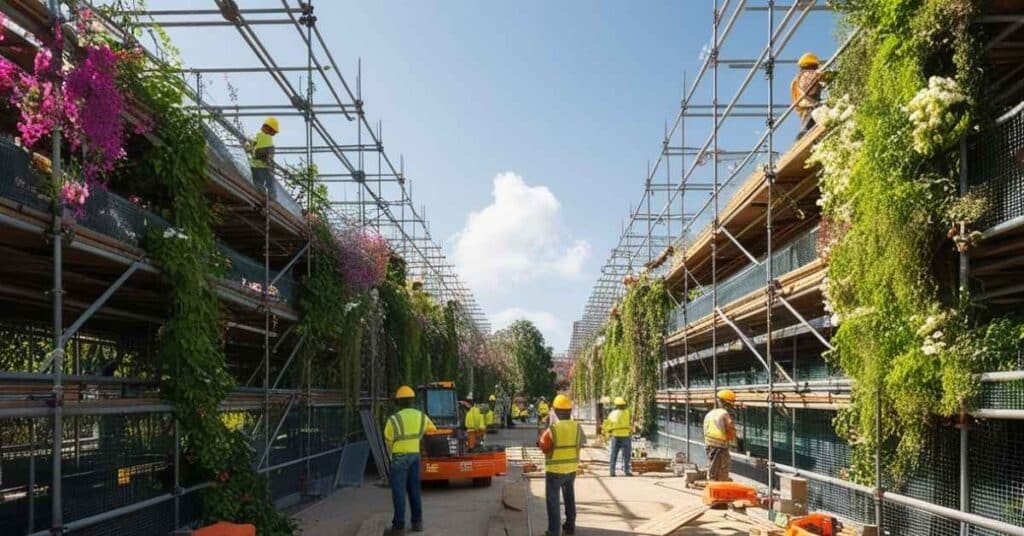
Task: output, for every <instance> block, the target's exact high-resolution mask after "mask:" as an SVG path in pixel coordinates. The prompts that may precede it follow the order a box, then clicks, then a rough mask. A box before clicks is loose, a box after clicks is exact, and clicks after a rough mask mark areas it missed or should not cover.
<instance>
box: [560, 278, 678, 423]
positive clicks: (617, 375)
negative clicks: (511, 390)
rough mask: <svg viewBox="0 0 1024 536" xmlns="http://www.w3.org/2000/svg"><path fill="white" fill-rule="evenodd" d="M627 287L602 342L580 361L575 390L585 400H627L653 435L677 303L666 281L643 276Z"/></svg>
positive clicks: (574, 378)
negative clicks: (667, 329)
mask: <svg viewBox="0 0 1024 536" xmlns="http://www.w3.org/2000/svg"><path fill="white" fill-rule="evenodd" d="M628 287H629V288H628V290H627V291H626V295H625V296H624V297H623V298H622V300H621V301H620V302H619V304H618V305H617V306H616V307H615V308H614V309H613V311H612V314H611V316H610V318H609V319H608V322H607V323H606V324H605V327H604V332H603V334H604V340H603V342H602V343H601V344H599V345H595V346H592V347H590V348H587V349H586V350H584V354H583V357H582V359H581V360H580V361H577V364H576V368H575V369H574V370H573V378H572V389H573V393H574V394H575V396H576V397H577V398H580V399H581V400H594V399H596V398H601V397H604V396H607V397H612V398H614V397H616V396H622V397H624V398H625V399H626V400H627V401H628V402H629V404H630V407H632V408H633V414H634V418H635V419H636V422H637V423H639V424H640V425H641V428H642V433H644V434H648V435H649V434H652V433H653V432H654V431H655V427H656V418H655V416H656V414H657V411H656V409H657V408H656V404H655V394H656V393H657V390H658V387H659V384H660V379H661V371H660V368H661V362H662V357H663V355H664V338H663V337H664V329H665V322H666V321H667V319H668V313H669V311H670V310H671V305H672V302H671V298H670V297H669V295H668V292H667V290H666V289H665V284H664V281H663V280H662V279H661V278H650V277H649V276H647V275H646V274H645V275H641V276H640V277H639V278H635V279H631V280H630V283H629V285H628Z"/></svg>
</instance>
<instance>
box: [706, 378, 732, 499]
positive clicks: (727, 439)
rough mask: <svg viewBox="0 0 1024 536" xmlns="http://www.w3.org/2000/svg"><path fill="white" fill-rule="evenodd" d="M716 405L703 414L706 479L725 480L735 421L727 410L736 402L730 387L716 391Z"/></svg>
mask: <svg viewBox="0 0 1024 536" xmlns="http://www.w3.org/2000/svg"><path fill="white" fill-rule="evenodd" d="M717 397H718V407H717V408H715V409H713V410H711V411H709V412H708V414H707V415H705V416H704V446H705V451H706V453H707V455H708V465H709V467H708V480H711V481H717V482H725V481H728V480H730V478H729V461H730V458H731V456H730V454H729V447H730V446H731V445H732V442H733V441H735V440H736V423H735V422H734V421H733V418H732V415H731V414H730V413H729V410H731V409H732V408H733V406H734V405H735V404H736V393H735V392H733V391H732V389H722V390H721V391H719V392H718V395H717Z"/></svg>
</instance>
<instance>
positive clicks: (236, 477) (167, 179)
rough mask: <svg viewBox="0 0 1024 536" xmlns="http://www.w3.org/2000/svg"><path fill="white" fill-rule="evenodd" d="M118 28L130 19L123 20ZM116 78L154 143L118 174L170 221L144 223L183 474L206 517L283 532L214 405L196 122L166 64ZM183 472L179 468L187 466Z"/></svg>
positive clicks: (218, 381)
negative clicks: (145, 116)
mask: <svg viewBox="0 0 1024 536" xmlns="http://www.w3.org/2000/svg"><path fill="white" fill-rule="evenodd" d="M122 22H124V23H125V24H126V25H128V24H131V22H132V21H130V20H126V21H122ZM120 78H121V81H122V83H123V84H125V86H126V87H128V88H130V94H131V96H132V98H133V99H135V100H136V101H137V104H138V105H139V106H140V107H141V108H144V109H145V110H147V112H148V113H149V114H150V115H151V117H152V118H153V119H154V121H153V130H152V134H153V135H154V136H155V137H156V138H158V140H159V141H158V142H157V143H147V144H145V145H141V146H139V145H137V146H136V149H137V151H138V152H137V154H133V155H132V158H131V164H130V165H129V166H126V168H125V169H124V170H123V171H122V175H121V179H120V180H121V181H122V182H125V181H128V180H130V178H131V177H132V176H138V177H155V178H156V180H157V182H158V185H159V186H161V187H162V188H161V190H162V192H161V194H160V195H159V197H160V198H161V199H166V200H167V203H166V204H165V205H164V206H163V207H162V208H163V212H164V214H165V215H166V216H167V217H168V219H169V220H170V222H171V224H172V227H171V228H168V229H166V230H158V229H152V230H151V232H150V234H149V235H148V236H147V237H146V249H147V251H148V252H149V253H150V255H151V256H152V258H153V260H154V261H156V263H157V264H158V265H160V267H161V268H162V273H163V277H164V280H165V281H166V283H167V285H168V288H169V291H170V292H169V296H170V303H171V307H170V311H169V313H170V314H169V315H168V316H169V318H168V321H167V323H166V324H165V325H164V326H163V327H162V328H161V329H160V332H159V342H160V364H159V365H160V370H161V371H162V379H163V385H162V389H163V395H164V396H165V397H166V398H167V399H168V400H170V401H171V402H172V403H173V404H174V407H175V417H176V418H177V420H178V423H179V425H180V427H181V431H182V443H183V445H182V450H183V454H184V455H183V457H182V458H183V459H184V461H185V463H186V464H187V467H183V468H182V470H183V472H187V473H192V474H194V476H195V477H196V478H198V479H200V480H202V481H207V480H209V481H214V482H215V485H214V486H212V487H210V488H207V489H206V490H204V492H203V517H204V518H205V519H206V520H207V521H219V520H229V521H237V522H245V523H253V524H255V525H256V527H257V531H258V532H259V533H260V534H273V535H278V534H291V533H293V531H294V523H293V522H292V521H291V520H290V519H289V518H288V517H287V516H284V515H282V514H280V513H279V512H277V510H276V509H275V508H274V506H273V502H272V500H271V497H270V494H269V488H268V486H267V480H266V477H265V476H264V475H262V474H260V473H258V472H257V471H256V470H255V468H254V467H253V464H252V460H253V457H254V449H253V446H252V444H251V442H250V440H249V437H248V436H247V435H246V434H245V433H244V432H243V431H242V430H240V429H237V428H232V427H229V426H228V425H227V424H226V423H225V421H224V420H223V419H222V417H221V414H220V412H219V405H220V403H221V402H222V401H223V400H224V399H226V398H227V396H228V395H229V394H230V392H231V390H232V389H233V387H234V380H233V378H232V376H231V375H230V373H229V372H228V370H227V368H226V364H225V358H224V348H223V346H224V343H223V338H222V330H221V311H220V302H219V300H218V297H217V294H216V289H215V288H214V285H215V283H214V279H213V278H214V277H215V276H217V275H218V274H220V273H223V271H224V268H225V266H224V261H223V258H222V257H221V256H220V254H219V253H218V251H217V249H216V246H215V242H214V234H213V216H212V214H211V210H210V206H209V204H208V203H207V201H206V199H205V198H204V192H205V191H206V187H207V174H206V169H207V161H206V139H205V135H204V132H203V130H202V128H201V125H202V122H201V121H200V120H199V119H198V118H197V117H196V116H195V114H194V113H190V112H188V111H186V110H185V109H184V108H183V106H182V104H183V103H182V99H183V85H182V82H181V80H180V79H179V78H178V75H177V72H176V70H175V69H174V68H173V66H169V65H166V64H159V65H158V64H154V63H151V62H148V61H142V60H141V58H140V59H139V61H137V62H135V63H134V64H132V65H128V66H122V68H121V70H120ZM186 470H187V471H186Z"/></svg>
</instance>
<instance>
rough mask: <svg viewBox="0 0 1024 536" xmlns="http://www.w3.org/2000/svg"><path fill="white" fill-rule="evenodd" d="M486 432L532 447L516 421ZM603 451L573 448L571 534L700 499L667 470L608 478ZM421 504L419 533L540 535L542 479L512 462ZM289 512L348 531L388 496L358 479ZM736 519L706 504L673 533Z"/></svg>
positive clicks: (739, 523)
mask: <svg viewBox="0 0 1024 536" xmlns="http://www.w3.org/2000/svg"><path fill="white" fill-rule="evenodd" d="M492 438H493V439H491V440H490V441H491V442H492V443H494V444H504V445H508V446H515V445H527V446H533V444H534V442H535V439H536V429H535V428H534V427H533V426H520V427H518V428H516V429H514V430H502V431H501V433H500V434H498V435H497V436H492ZM607 457H608V453H607V450H605V449H603V448H586V449H584V451H583V453H582V454H581V458H582V460H583V462H584V463H585V464H586V466H587V469H586V471H587V474H584V475H580V476H579V477H577V479H576V504H577V512H578V515H577V520H576V526H577V531H576V534H578V535H580V536H620V535H628V534H635V532H634V529H635V528H636V527H639V526H640V525H642V524H644V523H645V522H647V521H649V520H650V519H652V518H655V517H657V516H659V515H661V514H663V513H665V512H667V511H668V510H670V509H672V508H674V507H676V506H680V505H693V506H697V505H699V504H700V494H699V492H696V491H693V490H687V489H684V488H683V485H682V479H681V478H676V477H673V476H671V475H669V474H657V475H645V476H634V477H628V478H627V477H623V476H619V477H616V478H611V477H609V476H608V474H607V470H608V466H607ZM510 469H511V468H510ZM505 486H512V487H521V488H522V490H523V493H525V496H526V499H525V504H526V505H527V509H526V511H514V510H509V509H506V508H504V506H503V505H502V489H503V488H504V487H505ZM423 506H424V521H425V525H426V533H425V534H426V535H427V536H430V535H438V536H440V535H466V536H541V535H542V534H543V533H544V530H545V528H546V519H547V518H546V513H545V503H544V479H543V477H541V478H522V477H521V476H520V472H519V470H518V469H511V470H510V474H509V475H506V476H502V477H497V478H495V479H494V482H493V484H492V486H491V487H489V488H473V487H472V486H471V485H470V484H469V483H468V482H463V483H453V484H450V485H447V486H431V487H428V488H425V489H424V492H423ZM295 519H296V520H297V521H298V522H299V525H300V528H301V529H302V534H304V535H307V536H355V535H356V533H357V532H358V530H359V527H360V526H362V525H363V524H364V522H366V521H367V520H372V519H379V520H381V521H384V520H390V519H391V495H390V492H389V490H388V489H387V488H384V487H380V486H377V485H375V484H372V483H364V484H363V485H362V486H361V487H359V488H348V489H344V490H340V491H338V492H337V493H334V494H332V495H330V496H328V497H326V498H325V499H324V500H322V501H320V502H318V503H315V504H313V505H312V506H310V507H308V508H306V509H305V510H302V511H301V512H299V513H298V514H296V515H295ZM744 520H745V516H742V515H740V514H737V513H735V512H730V511H724V510H714V511H710V512H708V513H706V514H704V515H703V516H702V517H701V518H700V519H698V520H696V521H694V522H692V523H690V524H688V525H687V526H686V527H684V528H682V529H680V530H678V531H676V533H675V534H674V536H682V535H687V536H708V535H727V536H747V535H748V534H749V526H748V525H747V524H746V523H744Z"/></svg>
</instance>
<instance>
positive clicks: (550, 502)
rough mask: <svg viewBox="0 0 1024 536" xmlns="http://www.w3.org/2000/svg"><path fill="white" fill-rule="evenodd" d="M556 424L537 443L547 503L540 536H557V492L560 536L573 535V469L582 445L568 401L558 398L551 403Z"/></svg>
mask: <svg viewBox="0 0 1024 536" xmlns="http://www.w3.org/2000/svg"><path fill="white" fill-rule="evenodd" d="M552 405H553V406H554V409H555V415H556V416H557V417H558V421H557V422H555V423H552V424H551V426H549V427H548V429H547V430H545V431H544V433H543V434H541V436H540V439H538V440H537V446H538V447H540V450H541V451H542V452H544V498H545V501H546V502H547V512H548V529H547V531H546V532H545V533H544V536H558V535H559V521H561V518H562V515H561V514H562V513H561V511H560V510H561V506H560V504H559V502H560V501H559V498H560V497H559V493H561V498H562V499H565V523H563V524H562V526H561V531H562V532H561V534H576V470H577V469H578V468H579V463H580V448H581V447H583V444H584V443H585V442H586V436H585V435H584V434H583V426H582V425H580V423H579V422H578V421H574V420H573V419H572V400H571V399H570V398H569V397H568V396H565V395H558V396H556V397H555V400H554V402H553V403H552Z"/></svg>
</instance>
